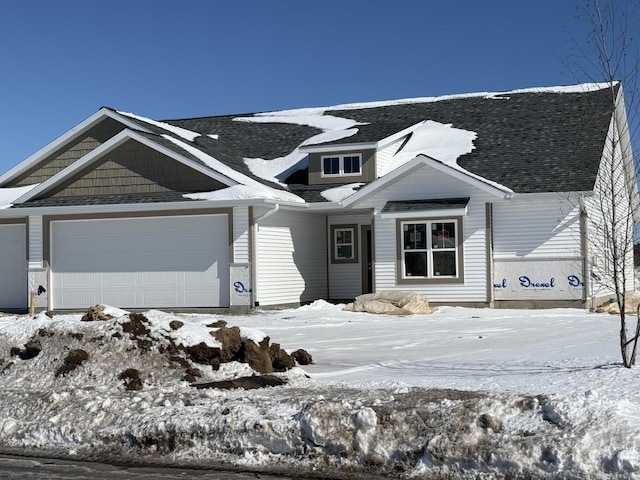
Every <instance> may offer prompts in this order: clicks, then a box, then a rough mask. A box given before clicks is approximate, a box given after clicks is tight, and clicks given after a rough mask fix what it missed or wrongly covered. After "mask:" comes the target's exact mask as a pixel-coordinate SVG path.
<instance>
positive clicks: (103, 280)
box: [92, 264, 138, 287]
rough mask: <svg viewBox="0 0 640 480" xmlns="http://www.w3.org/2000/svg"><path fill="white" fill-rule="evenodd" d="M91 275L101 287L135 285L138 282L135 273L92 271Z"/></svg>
mask: <svg viewBox="0 0 640 480" xmlns="http://www.w3.org/2000/svg"><path fill="white" fill-rule="evenodd" d="M131 265H132V264H129V268H131ZM92 276H93V277H94V278H95V279H96V281H99V282H100V284H101V286H103V287H135V286H136V285H137V284H138V280H137V277H138V274H137V273H122V272H119V273H94V274H93V275H92Z"/></svg>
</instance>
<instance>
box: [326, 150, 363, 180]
mask: <svg viewBox="0 0 640 480" xmlns="http://www.w3.org/2000/svg"><path fill="white" fill-rule="evenodd" d="M361 174H362V155H361V154H359V153H358V154H349V155H327V156H324V157H322V176H323V177H343V176H350V175H353V176H355V175H361Z"/></svg>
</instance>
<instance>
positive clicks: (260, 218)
mask: <svg viewBox="0 0 640 480" xmlns="http://www.w3.org/2000/svg"><path fill="white" fill-rule="evenodd" d="M278 210H280V204H279V203H276V204H275V205H274V207H273V208H272V209H271V210H268V211H266V212H264V213H263V214H262V215H260V216H259V217H258V218H254V219H253V221H254V223H255V224H256V225H258V222H259V221H260V220H264V219H265V218H267V217H270V216H271V215H273V214H274V213H276V212H277V211H278Z"/></svg>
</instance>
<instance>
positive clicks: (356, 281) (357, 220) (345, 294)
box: [327, 213, 371, 300]
mask: <svg viewBox="0 0 640 480" xmlns="http://www.w3.org/2000/svg"><path fill="white" fill-rule="evenodd" d="M328 224H329V228H328V229H327V230H328V231H327V241H328V242H329V248H328V251H329V252H330V251H331V248H330V246H331V242H333V239H332V238H331V227H332V226H333V225H355V226H356V237H357V258H358V261H357V262H353V263H333V262H332V261H331V254H330V253H329V255H328V265H329V298H330V299H335V300H346V299H350V298H354V297H357V296H358V295H361V294H362V292H363V288H362V264H363V262H366V259H365V258H362V245H363V242H364V241H365V239H364V238H362V229H361V226H362V225H371V215H370V214H369V213H366V214H362V215H336V216H330V217H328Z"/></svg>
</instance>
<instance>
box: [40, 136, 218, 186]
mask: <svg viewBox="0 0 640 480" xmlns="http://www.w3.org/2000/svg"><path fill="white" fill-rule="evenodd" d="M224 187H225V186H224V185H222V184H221V183H220V182H217V181H216V180H214V179H212V178H210V177H207V176H206V175H204V174H202V173H200V172H197V171H195V170H193V169H191V168H189V167H187V166H186V165H183V164H181V163H179V162H177V161H175V160H174V159H172V158H169V157H167V156H165V155H163V154H162V153H159V152H157V151H156V150H154V149H152V148H149V147H148V146H146V145H142V144H140V143H138V142H136V141H134V140H129V141H128V142H126V143H124V144H123V145H121V146H120V147H118V148H116V149H114V150H113V151H110V152H108V153H107V154H105V156H104V157H103V158H102V159H100V160H99V161H97V162H95V163H92V164H90V165H88V166H87V168H86V169H84V170H82V171H81V172H79V173H78V174H77V175H74V176H72V177H71V178H69V179H67V181H65V182H64V183H61V184H60V185H58V186H57V187H56V188H55V189H54V190H52V191H50V192H48V193H47V195H46V196H52V197H65V196H92V195H119V194H131V193H158V192H170V191H174V192H203V191H205V192H206V191H213V190H218V189H220V188H224Z"/></svg>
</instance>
